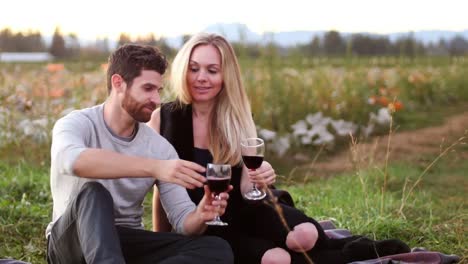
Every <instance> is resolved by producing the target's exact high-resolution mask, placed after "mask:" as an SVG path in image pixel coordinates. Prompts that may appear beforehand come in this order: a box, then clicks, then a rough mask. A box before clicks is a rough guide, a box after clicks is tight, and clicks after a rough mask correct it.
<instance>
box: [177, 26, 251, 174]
mask: <svg viewBox="0 0 468 264" xmlns="http://www.w3.org/2000/svg"><path fill="white" fill-rule="evenodd" d="M200 45H212V46H213V47H215V48H217V49H218V50H219V53H220V54H221V72H222V78H223V88H222V89H221V91H220V92H219V94H218V95H217V97H216V102H215V105H214V108H213V110H212V111H213V112H212V113H211V120H210V124H209V131H208V134H209V150H210V152H211V154H212V155H213V162H217V163H228V164H231V165H236V164H238V163H239V162H240V161H241V150H240V141H241V140H242V139H244V138H248V137H256V135H257V133H256V129H255V124H254V122H253V119H252V111H251V109H250V102H249V99H248V98H247V94H246V92H245V89H244V86H243V84H242V78H241V73H240V68H239V63H238V61H237V58H236V54H235V52H234V49H233V48H232V46H231V45H230V44H229V43H228V42H227V40H226V39H225V38H224V37H222V36H220V35H217V34H208V33H199V34H196V35H194V36H193V37H192V38H191V39H190V40H189V41H187V42H186V43H185V44H184V45H183V47H182V48H181V49H180V51H179V52H178V53H177V55H176V57H175V59H174V62H173V63H172V67H171V77H170V86H171V88H172V89H173V91H174V93H175V95H176V97H177V100H178V101H179V102H180V103H181V104H191V103H192V97H191V95H190V91H189V88H188V85H187V70H188V65H189V61H190V56H191V54H192V51H193V49H194V48H195V47H197V46H200Z"/></svg>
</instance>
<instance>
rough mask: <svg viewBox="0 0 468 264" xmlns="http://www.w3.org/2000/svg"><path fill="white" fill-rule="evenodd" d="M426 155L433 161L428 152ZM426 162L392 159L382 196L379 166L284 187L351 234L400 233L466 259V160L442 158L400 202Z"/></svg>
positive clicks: (408, 239)
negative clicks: (305, 183) (402, 161)
mask: <svg viewBox="0 0 468 264" xmlns="http://www.w3.org/2000/svg"><path fill="white" fill-rule="evenodd" d="M465 153H466V150H465ZM465 155H466V154H465ZM465 157H466V156H465ZM426 159H430V160H431V161H432V157H431V158H428V157H426ZM429 163H430V162H429ZM427 164H428V163H425V164H408V163H397V164H392V165H391V166H390V167H389V170H388V175H389V177H388V183H387V188H386V191H385V193H384V194H383V195H382V186H383V174H382V170H381V169H375V168H374V169H368V170H364V171H361V172H357V173H355V174H344V175H340V176H337V177H334V178H330V179H327V180H315V181H313V182H311V183H309V184H307V185H305V186H291V187H288V189H289V190H290V191H291V193H292V194H293V196H294V197H295V200H296V202H297V205H298V207H299V208H302V209H303V210H304V211H305V212H306V213H307V214H308V215H310V216H314V217H316V218H317V219H330V218H333V219H334V221H335V222H336V224H337V225H338V226H339V227H341V228H347V229H349V230H351V231H352V232H353V233H354V234H364V235H367V236H369V237H372V238H376V239H386V238H399V239H401V240H403V241H405V242H407V243H408V244H409V245H410V246H411V247H416V246H418V247H419V246H422V247H426V248H428V249H430V250H434V251H440V252H443V253H448V254H457V255H459V256H462V257H463V258H464V259H465V261H466V258H467V257H468V250H467V248H466V245H467V244H468V234H467V233H466V223H467V220H468V215H467V213H468V210H467V209H468V208H467V205H466V202H465V198H466V192H467V189H468V177H467V176H466V172H467V171H468V163H466V160H463V159H462V158H459V157H458V158H457V156H456V155H455V154H452V155H450V156H449V157H444V158H443V159H442V160H441V161H440V162H439V163H438V164H437V165H436V166H435V167H434V168H433V169H431V170H429V172H428V173H427V174H425V175H423V176H422V179H423V180H422V181H421V182H420V183H419V184H418V185H417V186H416V188H415V190H414V191H413V192H412V193H411V195H410V196H409V198H408V199H407V200H406V201H405V202H403V201H402V194H403V192H405V193H406V194H407V193H408V190H409V187H411V186H412V185H414V184H415V182H416V179H417V178H418V177H419V176H420V175H421V173H422V172H423V171H424V169H425V168H426V167H427ZM405 182H407V183H406V188H405V187H404V186H405ZM402 203H404V207H403V211H402V212H401V213H400V212H399V211H400V210H399V209H400V208H401V205H402Z"/></svg>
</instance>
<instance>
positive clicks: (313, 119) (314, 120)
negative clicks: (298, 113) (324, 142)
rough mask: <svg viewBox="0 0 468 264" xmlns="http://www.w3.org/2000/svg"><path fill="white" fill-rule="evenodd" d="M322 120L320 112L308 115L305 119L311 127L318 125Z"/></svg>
mask: <svg viewBox="0 0 468 264" xmlns="http://www.w3.org/2000/svg"><path fill="white" fill-rule="evenodd" d="M322 118H323V114H322V112H317V113H315V114H308V115H307V116H306V118H305V119H306V121H307V123H309V124H311V125H316V124H318V123H320V121H321V120H322Z"/></svg>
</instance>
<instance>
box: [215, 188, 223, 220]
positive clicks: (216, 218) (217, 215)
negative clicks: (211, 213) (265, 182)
mask: <svg viewBox="0 0 468 264" xmlns="http://www.w3.org/2000/svg"><path fill="white" fill-rule="evenodd" d="M215 200H216V201H219V200H221V197H219V194H217V195H215ZM220 207H221V206H220V205H218V209H219V208H220ZM214 220H215V221H218V222H220V221H221V218H219V212H218V211H217V212H216V216H215V219H214Z"/></svg>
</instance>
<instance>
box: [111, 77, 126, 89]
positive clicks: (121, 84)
mask: <svg viewBox="0 0 468 264" xmlns="http://www.w3.org/2000/svg"><path fill="white" fill-rule="evenodd" d="M111 83H112V88H113V89H115V91H116V92H122V91H124V90H125V86H126V85H127V83H125V81H124V79H123V78H122V76H120V74H113V75H112V76H111Z"/></svg>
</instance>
